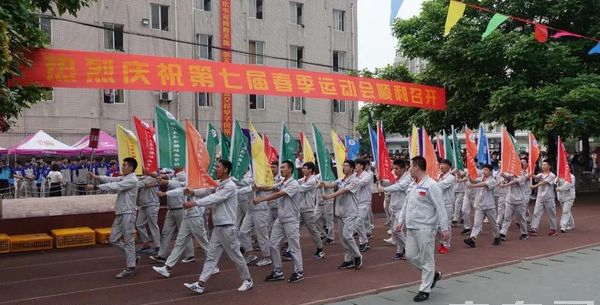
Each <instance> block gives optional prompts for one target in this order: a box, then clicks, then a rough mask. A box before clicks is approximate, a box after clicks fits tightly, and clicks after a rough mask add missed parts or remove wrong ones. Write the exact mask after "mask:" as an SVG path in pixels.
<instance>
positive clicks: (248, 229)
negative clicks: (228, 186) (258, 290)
mask: <svg viewBox="0 0 600 305" xmlns="http://www.w3.org/2000/svg"><path fill="white" fill-rule="evenodd" d="M253 189H254V184H251V185H248V186H246V187H243V188H240V189H238V200H239V198H241V197H247V198H249V199H250V200H251V199H254V194H251V196H250V197H248V196H246V195H240V193H245V192H250V193H252V192H253ZM265 195H268V192H256V196H258V197H260V196H265ZM270 216H271V215H270V214H269V205H268V203H267V202H263V203H261V204H257V205H254V204H252V203H251V202H250V208H249V210H248V212H247V213H246V216H245V217H244V220H243V221H242V225H241V228H240V242H241V243H242V248H244V249H245V250H248V251H250V250H252V248H253V247H252V231H254V234H255V235H256V241H257V242H258V246H259V248H260V251H261V256H262V257H261V259H260V260H259V261H258V262H256V265H257V266H259V267H262V266H268V265H270V264H271V263H272V261H271V252H270V251H271V249H270V246H269V217H270ZM242 254H243V253H242ZM245 259H246V262H252V261H254V260H256V255H248V256H246V257H245Z"/></svg>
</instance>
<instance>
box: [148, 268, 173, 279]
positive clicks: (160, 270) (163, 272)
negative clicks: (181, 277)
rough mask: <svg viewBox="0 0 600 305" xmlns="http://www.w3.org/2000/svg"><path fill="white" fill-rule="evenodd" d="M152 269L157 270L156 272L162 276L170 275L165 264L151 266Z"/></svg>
mask: <svg viewBox="0 0 600 305" xmlns="http://www.w3.org/2000/svg"><path fill="white" fill-rule="evenodd" d="M152 269H154V271H156V272H158V274H160V275H162V276H164V277H170V276H171V272H169V270H168V269H167V266H162V267H157V266H154V267H152Z"/></svg>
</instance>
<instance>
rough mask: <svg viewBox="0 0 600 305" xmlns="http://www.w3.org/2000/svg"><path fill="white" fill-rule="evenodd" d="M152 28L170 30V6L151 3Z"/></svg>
mask: <svg viewBox="0 0 600 305" xmlns="http://www.w3.org/2000/svg"><path fill="white" fill-rule="evenodd" d="M150 13H151V17H152V22H151V23H152V28H153V29H155V30H162V31H168V30H169V6H167V5H160V4H155V3H150Z"/></svg>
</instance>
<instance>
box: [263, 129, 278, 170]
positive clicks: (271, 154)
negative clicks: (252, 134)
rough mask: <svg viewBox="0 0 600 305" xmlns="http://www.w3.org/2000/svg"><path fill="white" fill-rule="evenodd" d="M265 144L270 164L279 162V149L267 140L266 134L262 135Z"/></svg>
mask: <svg viewBox="0 0 600 305" xmlns="http://www.w3.org/2000/svg"><path fill="white" fill-rule="evenodd" d="M262 137H263V142H264V144H265V153H266V154H267V159H269V163H271V162H273V161H277V160H279V153H277V149H275V147H273V145H271V141H270V140H269V138H267V135H266V134H263V135H262Z"/></svg>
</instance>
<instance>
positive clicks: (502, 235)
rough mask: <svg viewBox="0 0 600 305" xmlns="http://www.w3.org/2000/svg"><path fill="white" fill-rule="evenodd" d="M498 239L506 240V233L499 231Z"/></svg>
mask: <svg viewBox="0 0 600 305" xmlns="http://www.w3.org/2000/svg"><path fill="white" fill-rule="evenodd" d="M500 240H501V241H506V235H504V234H502V233H500Z"/></svg>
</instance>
